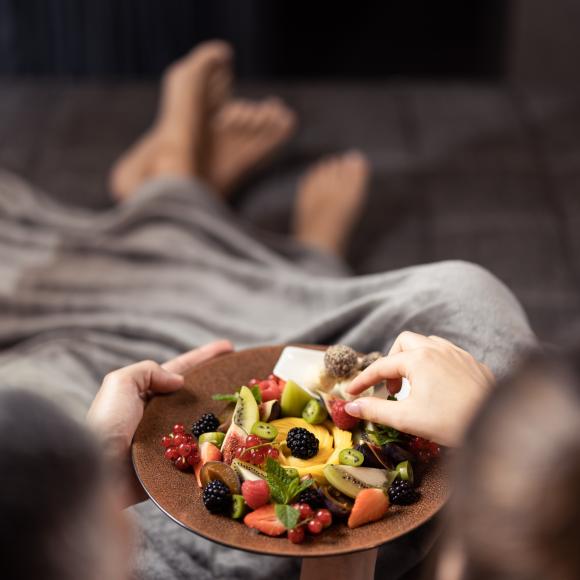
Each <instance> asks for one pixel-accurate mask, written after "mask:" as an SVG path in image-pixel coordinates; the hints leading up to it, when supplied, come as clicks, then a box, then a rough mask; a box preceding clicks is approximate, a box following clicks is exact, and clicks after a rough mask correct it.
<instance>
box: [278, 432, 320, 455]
mask: <svg viewBox="0 0 580 580" xmlns="http://www.w3.org/2000/svg"><path fill="white" fill-rule="evenodd" d="M286 445H287V446H288V449H290V452H291V453H292V455H293V456H294V457H298V458H299V459H310V458H311V457H314V456H315V455H316V454H317V453H318V445H319V443H318V439H316V437H315V436H314V434H313V433H311V432H310V431H308V429H303V428H302V427H294V428H293V429H290V431H288V435H287V436H286Z"/></svg>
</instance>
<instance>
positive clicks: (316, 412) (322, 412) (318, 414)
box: [302, 399, 328, 425]
mask: <svg viewBox="0 0 580 580" xmlns="http://www.w3.org/2000/svg"><path fill="white" fill-rule="evenodd" d="M327 417H328V411H327V410H326V407H325V405H323V404H322V403H321V402H320V401H317V400H316V399H310V401H308V403H306V407H304V410H303V411H302V418H303V419H304V420H305V421H306V422H307V423H310V424H311V425H318V424H320V423H323V422H324V421H326V418H327Z"/></svg>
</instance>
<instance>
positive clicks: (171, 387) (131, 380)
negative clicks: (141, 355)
mask: <svg viewBox="0 0 580 580" xmlns="http://www.w3.org/2000/svg"><path fill="white" fill-rule="evenodd" d="M105 381H106V382H107V383H109V384H114V385H121V384H124V383H126V384H133V385H136V386H137V388H138V390H139V392H140V393H147V392H149V391H151V392H154V393H171V392H173V391H176V390H177V389H180V388H181V387H183V377H182V376H181V375H178V374H176V373H172V372H170V371H168V370H166V369H164V368H163V367H162V366H161V365H159V364H157V363H156V362H154V361H148V360H146V361H142V362H138V363H135V364H133V365H130V366H128V367H125V368H122V369H120V370H118V371H115V372H113V373H111V374H110V375H107V377H106V379H105Z"/></svg>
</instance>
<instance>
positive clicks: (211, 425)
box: [191, 413, 220, 438]
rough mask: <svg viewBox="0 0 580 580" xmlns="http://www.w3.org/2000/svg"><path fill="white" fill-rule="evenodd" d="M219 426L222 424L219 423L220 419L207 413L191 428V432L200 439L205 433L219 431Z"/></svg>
mask: <svg viewBox="0 0 580 580" xmlns="http://www.w3.org/2000/svg"><path fill="white" fill-rule="evenodd" d="M219 426H220V422H219V421H218V418H217V417H216V416H215V415H214V414H213V413H206V414H205V415H202V416H201V417H200V418H199V419H198V420H197V421H196V422H195V423H194V424H193V425H192V426H191V432H192V433H193V434H194V435H195V436H196V437H198V438H199V436H200V435H203V433H211V432H212V431H217V428H218V427H219Z"/></svg>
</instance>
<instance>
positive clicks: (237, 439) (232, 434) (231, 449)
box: [222, 423, 246, 465]
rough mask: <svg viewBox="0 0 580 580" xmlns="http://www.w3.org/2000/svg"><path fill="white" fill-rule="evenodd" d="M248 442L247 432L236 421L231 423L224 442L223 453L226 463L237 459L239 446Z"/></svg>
mask: <svg viewBox="0 0 580 580" xmlns="http://www.w3.org/2000/svg"><path fill="white" fill-rule="evenodd" d="M245 442H246V432H245V431H244V430H243V429H242V428H241V427H238V425H236V424H235V423H232V424H231V425H230V428H229V429H228V432H227V433H226V437H225V439H224V442H223V443H222V455H223V461H224V463H227V464H228V465H230V464H231V463H232V461H233V460H234V459H235V457H236V455H235V453H236V450H237V449H238V447H243V446H244V443H245Z"/></svg>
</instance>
